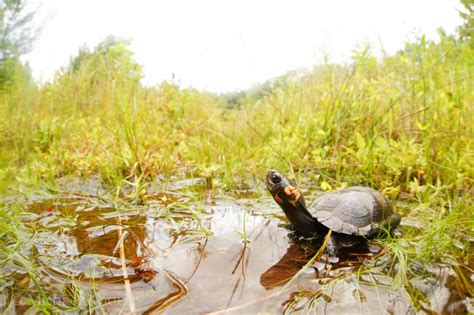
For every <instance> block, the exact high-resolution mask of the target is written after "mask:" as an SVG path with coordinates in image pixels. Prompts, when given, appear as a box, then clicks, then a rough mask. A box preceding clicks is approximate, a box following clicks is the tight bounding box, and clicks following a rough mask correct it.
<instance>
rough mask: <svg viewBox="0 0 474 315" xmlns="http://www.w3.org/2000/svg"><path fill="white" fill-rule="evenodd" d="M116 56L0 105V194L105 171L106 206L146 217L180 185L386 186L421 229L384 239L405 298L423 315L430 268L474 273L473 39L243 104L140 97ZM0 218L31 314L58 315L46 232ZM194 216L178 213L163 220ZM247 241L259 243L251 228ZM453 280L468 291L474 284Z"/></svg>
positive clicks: (6, 97)
mask: <svg viewBox="0 0 474 315" xmlns="http://www.w3.org/2000/svg"><path fill="white" fill-rule="evenodd" d="M112 48H113V49H112V50H111V53H104V52H102V51H101V52H100V53H97V52H96V53H95V54H94V53H90V54H83V55H80V57H78V59H77V60H75V61H74V62H72V64H71V66H70V67H69V68H68V69H65V70H64V71H63V72H62V73H59V74H58V75H57V76H56V78H55V80H54V81H53V82H51V83H48V84H46V85H44V86H42V87H40V88H36V87H31V86H27V87H24V88H22V87H21V86H18V87H16V88H15V89H13V90H12V91H11V92H10V93H4V94H0V151H1V154H0V194H2V195H5V196H28V195H29V194H31V193H33V192H45V191H46V192H49V193H51V194H58V192H60V189H59V188H58V187H57V185H58V184H57V182H58V179H60V178H62V177H64V176H73V177H79V178H84V179H87V178H88V177H90V176H94V175H98V176H99V177H100V179H101V181H102V184H103V186H104V187H105V189H106V191H107V193H108V194H109V195H110V196H112V199H113V200H109V201H110V202H112V203H114V204H121V205H122V204H123V205H132V204H133V205H137V204H138V205H140V204H146V203H147V198H148V194H149V189H150V187H152V185H153V183H154V182H156V181H159V182H166V181H168V180H177V179H183V178H196V177H203V178H206V180H208V181H210V182H212V189H213V190H216V191H219V192H225V193H229V192H230V191H232V190H233V189H235V187H236V186H237V185H240V184H242V183H244V184H246V185H248V186H252V187H256V188H257V189H256V191H257V192H258V193H260V192H264V189H263V187H262V186H261V185H260V181H261V179H262V178H263V176H264V174H265V173H266V171H267V169H269V168H276V169H279V170H282V171H284V172H285V173H288V174H291V177H295V179H296V180H297V181H298V182H303V183H308V182H311V183H312V184H313V185H315V186H318V187H322V188H323V189H335V188H337V187H342V186H346V185H367V186H371V187H375V188H377V189H379V190H381V191H383V192H384V193H385V194H386V195H387V196H388V197H389V198H390V199H391V200H392V201H394V203H395V206H396V209H397V211H399V212H401V214H402V215H403V221H402V222H412V223H414V224H419V226H420V227H419V228H416V229H415V228H413V229H410V228H409V227H404V234H403V235H402V236H401V237H400V238H391V237H389V238H388V239H386V240H385V241H384V242H385V246H386V247H387V248H388V249H389V253H388V254H387V255H388V256H387V257H388V258H389V259H386V261H384V264H383V267H384V268H385V269H383V270H384V272H387V273H388V274H389V275H390V276H391V277H392V278H393V281H392V285H393V289H394V290H405V291H406V292H408V294H409V295H410V297H411V298H412V302H413V304H414V306H415V307H416V308H417V309H419V302H420V301H422V300H423V299H424V297H423V295H422V294H421V293H420V292H419V291H418V290H417V289H416V288H414V287H413V284H412V283H411V280H412V279H415V278H423V277H424V276H425V275H426V274H428V273H429V271H428V270H429V267H430V266H432V265H434V264H450V265H453V268H455V269H456V268H458V269H459V268H464V267H463V266H464V265H469V264H471V263H472V248H471V246H472V238H469V235H472V233H473V231H474V218H473V214H472V184H473V173H474V172H473V167H474V165H473V163H472V160H473V158H474V156H473V148H472V144H473V142H472V139H473V136H474V133H473V128H474V124H473V119H472V117H474V112H473V104H474V70H473V69H474V52H473V50H472V48H470V47H469V46H468V45H467V43H463V42H460V41H456V40H454V39H453V38H451V37H450V36H446V35H443V34H441V41H440V43H433V42H427V41H425V40H424V38H421V39H420V40H419V41H418V42H416V43H412V44H408V45H407V47H406V48H405V49H404V50H403V51H401V52H399V53H397V54H396V55H394V56H386V57H385V58H383V60H377V59H376V58H375V57H373V56H371V54H370V49H368V48H363V49H361V50H359V51H356V52H355V53H354V57H353V63H352V64H350V65H344V66H341V65H333V64H329V63H327V64H322V65H320V66H318V67H315V68H314V70H313V71H307V72H305V73H293V74H292V73H290V74H288V75H287V76H285V77H282V78H279V79H276V80H274V81H272V82H269V83H268V84H267V86H265V85H262V86H259V87H256V88H255V89H253V90H251V91H248V93H247V94H246V95H245V97H243V98H242V99H240V100H239V99H237V101H236V102H237V103H230V102H228V101H227V100H228V95H227V96H217V95H212V94H209V93H205V92H199V91H196V90H193V89H180V88H179V87H178V86H176V85H174V84H170V83H163V84H161V85H160V86H157V87H154V88H145V87H141V86H140V84H139V76H140V71H139V70H140V69H139V67H138V68H137V65H136V64H135V63H133V61H132V59H130V57H131V53H130V52H129V51H128V50H127V49H126V48H125V47H124V46H121V45H118V46H117V47H112ZM234 101H235V100H234ZM293 175H294V176H293ZM196 196H198V197H196ZM201 197H202V194H195V195H193V198H201ZM202 198H203V199H204V197H202ZM0 206H1V209H0V211H1V212H0V214H1V220H0V230H1V234H0V236H1V237H0V239H1V246H2V247H1V249H0V264H9V263H14V264H15V265H16V266H17V268H19V269H20V270H22V271H23V272H25V273H26V274H28V275H29V278H30V279H31V281H32V282H33V285H32V286H31V288H30V289H29V290H30V291H31V292H30V293H31V294H32V295H31V296H32V298H31V301H32V302H31V303H32V304H34V307H35V308H36V309H37V310H39V311H43V312H44V313H48V310H51V309H54V306H53V305H52V304H51V303H50V302H49V301H48V297H47V294H46V292H44V290H43V289H42V286H41V283H40V281H41V280H40V275H39V273H38V270H37V266H35V265H34V263H32V261H31V260H30V259H29V257H28V255H31V252H29V249H30V248H31V246H32V245H31V239H32V238H33V236H34V234H35V232H36V230H35V229H37V228H38V227H35V226H34V225H30V224H27V223H25V222H24V221H23V220H22V218H21V212H22V211H24V210H23V209H21V208H15V207H10V206H9V207H6V206H5V205H0ZM186 206H187V204H186V202H180V201H176V202H175V203H171V204H169V205H167V206H166V207H163V209H161V210H160V211H162V212H160V215H163V216H169V215H170V213H172V212H173V211H175V210H176V209H183V208H186ZM187 211H189V209H188V210H187ZM164 212H166V213H164ZM189 215H190V217H192V218H194V220H195V221H196V230H195V232H196V233H198V234H199V235H201V234H204V235H207V236H209V235H210V234H211V232H210V231H209V230H208V229H207V227H206V226H205V224H204V221H203V220H202V217H203V216H204V213H201V212H200V211H199V210H192V211H191V212H189ZM171 219H172V218H171ZM175 224H176V227H178V223H175ZM242 233H243V235H242V238H243V240H244V241H245V242H247V234H246V230H245V222H244V225H243V226H242ZM250 245H251V244H250ZM2 266H3V265H2ZM364 272H365V273H371V272H374V270H371V269H370V268H369V269H367V270H364ZM471 272H472V271H471ZM457 274H458V275H459V279H460V280H459V281H460V283H461V285H463V286H465V287H466V288H468V291H469V292H470V293H471V295H472V287H470V286H469V283H470V280H469V279H466V278H465V276H464V273H463V272H457ZM6 281H8V279H7V277H5V276H3V275H2V276H1V277H0V283H2V285H3V284H4V283H5V282H6ZM313 293H314V294H312V293H308V292H306V293H305V294H302V296H301V297H300V298H304V299H308V301H309V305H311V303H313V302H314V301H316V300H318V299H320V298H321V297H322V295H321V292H313ZM84 294H86V293H84V292H82V293H81V292H76V291H74V290H73V295H72V296H71V299H72V301H77V300H78V299H81V300H84V299H85V300H87V299H90V303H91V304H96V303H98V300H99V299H98V297H94V296H88V295H84ZM33 301H35V302H33ZM84 303H85V304H89V302H87V301H86V302H84Z"/></svg>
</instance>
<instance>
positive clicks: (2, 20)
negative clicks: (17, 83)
mask: <svg viewBox="0 0 474 315" xmlns="http://www.w3.org/2000/svg"><path fill="white" fill-rule="evenodd" d="M34 15H35V11H29V10H28V9H27V8H26V1H24V0H5V1H2V2H1V3H0V89H1V90H5V89H6V88H7V87H10V86H11V85H12V84H13V82H14V78H15V76H16V75H17V74H16V73H17V71H27V72H28V69H27V68H25V67H23V66H22V65H21V63H20V61H19V59H18V58H19V57H20V56H21V55H23V54H25V53H27V52H29V51H30V49H31V47H32V43H33V41H34V39H35V38H36V36H37V29H36V28H35V27H34V26H33V24H32V21H33V17H34Z"/></svg>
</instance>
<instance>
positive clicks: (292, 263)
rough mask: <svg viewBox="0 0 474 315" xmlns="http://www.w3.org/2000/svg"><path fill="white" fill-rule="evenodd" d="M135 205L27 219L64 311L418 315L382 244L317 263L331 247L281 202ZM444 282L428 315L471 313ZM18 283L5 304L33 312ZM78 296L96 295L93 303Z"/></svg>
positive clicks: (76, 204)
mask: <svg viewBox="0 0 474 315" xmlns="http://www.w3.org/2000/svg"><path fill="white" fill-rule="evenodd" d="M130 208H131V207H124V206H120V205H116V206H111V205H103V203H102V202H100V201H99V200H96V199H94V198H78V197H77V196H76V197H74V198H69V199H65V198H62V199H58V200H46V201H43V202H39V203H35V204H32V205H30V206H29V210H30V211H31V213H32V215H31V217H29V218H28V220H31V221H34V222H36V223H38V224H39V225H40V226H42V227H43V229H41V230H40V232H38V234H37V235H36V237H35V241H34V252H35V253H36V254H35V255H33V259H35V260H36V262H37V263H38V264H39V265H40V266H41V270H42V276H41V280H42V281H43V282H44V286H45V287H46V288H48V290H50V291H51V292H54V293H50V295H51V298H50V300H51V301H52V302H53V303H55V304H56V305H58V306H59V307H61V305H63V306H64V307H66V305H71V304H73V305H78V307H79V308H82V309H85V308H87V307H88V305H90V304H91V303H90V302H91V301H90V299H91V298H90V296H92V297H95V298H96V303H95V304H98V306H96V308H95V309H94V311H106V312H109V313H118V312H124V313H127V312H130V310H136V312H137V313H154V312H159V311H162V312H168V313H170V314H175V313H199V314H201V313H212V312H217V313H220V312H222V313H236V314H237V313H256V312H263V313H266V312H268V313H275V312H276V313H282V312H291V311H299V312H316V313H320V312H321V313H322V312H325V313H334V314H341V313H342V314H343V313H373V314H379V313H385V312H388V313H396V314H399V313H403V314H405V313H414V312H415V310H414V308H413V306H412V302H411V301H410V298H409V297H408V294H407V293H406V292H405V291H404V290H393V289H391V283H392V281H393V279H392V278H391V277H389V276H388V275H387V274H388V273H387V271H386V270H384V269H383V268H377V267H376V265H377V261H383V259H384V255H385V253H386V251H385V250H384V248H383V247H382V245H380V244H369V245H368V246H363V247H361V248H355V249H353V250H352V251H351V252H350V253H347V255H346V256H345V257H341V261H340V262H339V263H338V264H333V265H330V264H326V263H324V262H321V261H318V262H316V263H315V264H313V265H311V266H306V265H307V263H308V261H309V260H310V259H311V258H312V257H313V256H314V255H315V253H316V252H317V251H318V249H319V246H320V245H319V244H317V243H314V242H313V243H309V242H307V241H303V240H299V239H296V238H295V237H293V235H292V234H291V233H289V230H288V229H287V226H285V222H284V221H283V220H282V219H281V213H280V210H279V209H278V208H277V207H276V206H275V205H274V204H273V202H272V201H271V200H244V199H240V200H232V199H227V200H226V199H218V198H217V200H216V202H215V203H214V204H213V205H203V204H202V203H193V202H190V201H189V200H179V196H178V195H176V194H173V195H160V199H159V201H157V202H149V203H148V205H147V206H137V207H132V210H130ZM368 266H370V267H372V268H371V270H370V272H367V270H366V269H368ZM366 267H367V268H366ZM439 273H440V277H444V278H443V279H445V282H444V283H443V284H445V286H439V287H437V288H438V289H439V290H438V291H439V292H432V293H429V292H428V293H427V294H426V296H427V300H430V298H431V299H435V302H434V303H431V304H429V305H428V306H427V308H426V309H425V311H427V312H429V311H435V312H443V311H448V310H447V309H443V307H446V305H452V304H453V303H458V304H459V305H458V306H455V308H454V309H453V310H452V311H454V312H456V311H459V310H465V307H464V308H463V305H464V304H463V303H466V302H465V301H464V300H462V299H461V298H459V297H457V298H456V297H455V296H454V294H453V290H450V288H449V285H448V284H449V279H450V278H449V277H454V276H456V273H454V274H453V273H452V269H447V270H439ZM124 275H125V276H124ZM17 278H18V279H17V281H16V283H15V285H13V286H12V287H11V288H10V290H9V293H8V297H7V298H5V299H10V300H13V301H14V303H13V304H15V308H16V312H17V313H22V312H24V311H26V310H27V309H28V306H27V305H26V301H25V300H23V298H22V296H21V286H25V282H28V281H29V280H28V276H25V275H20V276H18V277H17ZM25 279H26V280H25ZM124 279H125V280H124ZM414 285H418V286H419V287H421V288H422V287H423V286H424V285H426V283H423V282H421V283H414ZM420 290H421V289H420ZM77 292H86V293H87V292H89V293H91V292H94V293H95V294H89V295H87V296H89V300H88V299H86V298H84V294H82V295H81V294H79V293H77ZM430 294H431V295H430ZM453 298H454V299H455V301H452V299H453ZM443 299H444V300H443ZM450 299H451V300H450ZM436 303H437V304H436ZM6 304H8V303H6ZM11 304H12V303H11ZM433 306H434V307H433ZM421 307H422V309H423V307H424V306H423V305H422V306H421ZM13 313H15V312H14V311H13Z"/></svg>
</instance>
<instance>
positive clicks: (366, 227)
mask: <svg viewBox="0 0 474 315" xmlns="http://www.w3.org/2000/svg"><path fill="white" fill-rule="evenodd" d="M266 186H267V188H268V190H269V191H270V193H271V194H272V196H273V199H275V201H276V202H277V203H278V204H279V205H280V207H281V208H282V209H283V211H284V212H285V215H286V217H287V218H288V221H289V222H290V223H291V225H292V226H293V228H294V230H295V231H296V232H297V234H299V235H301V236H305V237H319V238H321V237H324V236H325V235H326V234H327V233H328V231H329V229H331V230H332V234H331V240H330V243H329V244H328V248H329V249H330V252H331V253H334V251H336V250H337V249H338V248H341V247H349V246H352V245H353V244H354V243H358V242H359V241H360V240H362V239H366V238H371V237H374V236H377V235H379V234H382V233H385V232H387V231H390V230H393V229H394V228H396V227H397V226H398V224H399V223H400V220H401V217H400V215H399V214H397V213H394V212H393V210H392V206H391V205H390V203H389V202H388V200H387V199H386V198H385V197H384V196H383V195H382V194H381V193H380V192H378V191H376V190H374V189H372V188H368V187H349V188H345V189H341V190H337V191H335V192H331V193H326V194H323V195H322V196H321V197H319V198H318V199H317V200H315V201H314V202H313V203H312V204H311V205H309V207H307V206H306V203H305V200H304V197H303V195H302V194H301V192H300V191H299V190H298V188H296V187H294V186H293V185H291V184H290V182H289V181H288V179H286V178H285V177H284V176H282V175H281V174H280V173H278V172H277V171H274V170H270V171H269V172H268V174H267V177H266Z"/></svg>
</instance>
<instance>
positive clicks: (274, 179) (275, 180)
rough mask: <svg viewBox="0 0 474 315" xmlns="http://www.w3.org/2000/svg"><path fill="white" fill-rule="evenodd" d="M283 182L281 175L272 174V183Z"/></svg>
mask: <svg viewBox="0 0 474 315" xmlns="http://www.w3.org/2000/svg"><path fill="white" fill-rule="evenodd" d="M280 182H281V177H280V176H279V175H277V174H273V175H272V183H274V184H278V183H280Z"/></svg>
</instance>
